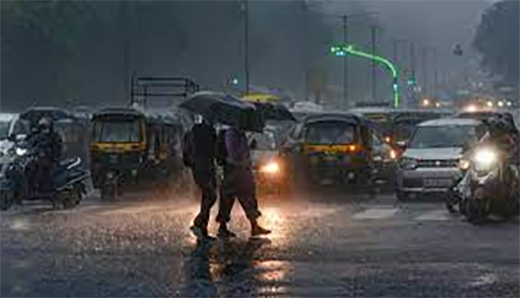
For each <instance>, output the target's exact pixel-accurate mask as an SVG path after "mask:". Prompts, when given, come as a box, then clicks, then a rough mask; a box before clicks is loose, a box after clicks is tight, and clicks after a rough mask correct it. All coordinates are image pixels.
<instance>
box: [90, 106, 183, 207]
mask: <svg viewBox="0 0 520 298" xmlns="http://www.w3.org/2000/svg"><path fill="white" fill-rule="evenodd" d="M182 134H183V127H182V124H181V123H180V121H176V120H175V119H174V118H172V117H170V116H168V115H161V114H156V113H154V114H150V113H145V112H143V111H140V110H137V109H133V108H110V109H104V110H101V111H99V112H97V113H95V114H94V115H93V116H92V136H91V143H90V149H91V160H92V162H91V170H92V180H93V184H94V187H95V188H97V189H100V191H101V197H102V198H107V199H114V198H116V197H117V195H118V193H119V192H120V190H122V189H123V188H124V187H125V186H129V185H132V184H133V185H136V184H137V183H138V182H140V181H143V180H154V181H157V180H158V179H159V180H160V179H163V178H168V176H169V174H172V173H175V172H176V170H178V169H180V168H181V167H182V166H181V153H180V152H181V150H180V144H181V138H182V137H181V136H182Z"/></svg>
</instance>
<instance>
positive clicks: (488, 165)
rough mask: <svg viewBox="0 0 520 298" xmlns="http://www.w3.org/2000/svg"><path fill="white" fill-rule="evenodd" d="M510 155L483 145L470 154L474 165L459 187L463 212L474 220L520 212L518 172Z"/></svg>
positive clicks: (469, 218) (477, 221) (471, 164)
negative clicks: (510, 159)
mask: <svg viewBox="0 0 520 298" xmlns="http://www.w3.org/2000/svg"><path fill="white" fill-rule="evenodd" d="M506 156H507V154H505V153H504V152H501V151H500V150H498V149H497V148H494V147H492V146H481V147H479V148H476V150H475V151H474V152H473V153H472V155H471V156H470V160H469V162H470V167H469V169H468V172H467V173H466V175H467V176H466V177H465V179H462V180H461V183H460V185H459V186H458V188H459V192H458V193H459V195H460V198H461V199H460V204H459V205H460V212H461V213H462V214H463V215H464V216H465V217H466V219H467V220H468V221H469V222H471V223H482V222H483V221H485V219H486V218H487V217H488V216H489V215H498V216H501V217H504V218H509V217H512V216H515V215H518V214H519V211H520V198H519V196H520V194H519V190H518V187H519V185H518V183H519V182H518V171H517V170H516V168H515V167H513V166H512V165H511V164H512V163H511V162H510V161H509V160H508V159H507V157H506Z"/></svg>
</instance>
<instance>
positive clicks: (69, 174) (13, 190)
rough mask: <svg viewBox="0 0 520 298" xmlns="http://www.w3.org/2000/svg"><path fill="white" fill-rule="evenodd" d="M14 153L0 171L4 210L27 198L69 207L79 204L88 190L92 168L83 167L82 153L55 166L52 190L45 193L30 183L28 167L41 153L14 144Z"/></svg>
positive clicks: (0, 201) (54, 206) (1, 204)
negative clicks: (87, 181) (89, 170)
mask: <svg viewBox="0 0 520 298" xmlns="http://www.w3.org/2000/svg"><path fill="white" fill-rule="evenodd" d="M12 155H13V157H12V158H11V160H10V161H9V162H8V163H6V164H4V165H3V166H2V169H1V172H0V210H8V209H9V208H11V206H12V205H13V204H14V203H15V202H18V203H20V204H21V203H22V202H23V201H24V200H48V201H50V202H51V203H52V205H53V208H57V207H58V206H60V205H61V206H62V207H63V208H65V209H70V208H74V207H76V206H77V205H78V204H79V203H80V202H81V200H82V198H83V195H84V194H86V180H87V178H88V176H89V174H88V172H87V171H85V170H84V169H83V167H82V160H81V158H79V157H76V158H71V159H65V160H62V161H60V162H58V163H57V164H56V165H55V167H54V172H53V181H54V182H53V184H54V189H53V191H52V193H51V194H48V193H45V194H44V193H42V192H41V191H40V190H39V189H37V188H34V187H33V186H31V185H29V184H30V183H29V181H28V179H27V173H28V167H30V166H31V165H33V164H34V163H35V162H37V158H38V154H37V153H36V152H30V150H29V149H27V148H24V147H23V146H17V147H16V148H13V152H12Z"/></svg>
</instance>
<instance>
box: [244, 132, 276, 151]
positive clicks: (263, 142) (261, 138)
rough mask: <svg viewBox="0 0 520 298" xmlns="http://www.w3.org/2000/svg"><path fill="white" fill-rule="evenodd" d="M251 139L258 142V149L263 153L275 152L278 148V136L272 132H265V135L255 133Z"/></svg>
mask: <svg viewBox="0 0 520 298" xmlns="http://www.w3.org/2000/svg"><path fill="white" fill-rule="evenodd" d="M250 139H251V140H252V139H254V140H256V149H255V150H261V151H274V150H276V149H277V148H278V146H277V142H276V136H275V134H274V132H272V131H264V132H263V133H253V134H251V136H250Z"/></svg>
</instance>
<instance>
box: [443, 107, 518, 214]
mask: <svg viewBox="0 0 520 298" xmlns="http://www.w3.org/2000/svg"><path fill="white" fill-rule="evenodd" d="M483 122H484V124H485V126H486V130H487V131H486V133H485V134H484V135H483V136H482V137H481V138H480V140H479V141H478V142H477V143H476V144H474V145H473V146H471V148H468V150H467V151H466V152H465V153H464V156H470V155H471V154H472V152H473V151H474V150H475V149H477V148H479V147H482V146H487V145H491V146H493V147H496V148H497V149H498V150H499V151H500V152H501V154H505V155H506V157H505V159H506V160H507V165H508V166H507V167H506V168H505V169H506V171H505V177H506V179H505V182H506V184H507V185H511V186H512V187H517V186H515V184H514V182H515V181H518V179H519V173H518V162H519V150H518V149H519V148H518V146H519V144H518V140H519V133H518V130H517V129H516V127H515V126H514V125H511V123H509V122H508V121H506V120H505V119H502V118H500V117H498V116H497V117H493V118H490V119H487V120H484V121H483ZM511 179H512V180H511ZM469 181H470V176H469V172H467V173H465V175H464V176H463V177H461V179H460V180H459V181H457V182H456V183H455V187H454V191H455V193H456V194H457V196H459V197H461V198H464V197H466V198H467V197H469V196H471V190H470V188H469ZM510 182H513V184H511V183H510ZM452 204H453V202H449V203H448V204H447V207H448V210H450V212H452V211H453V208H452Z"/></svg>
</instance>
